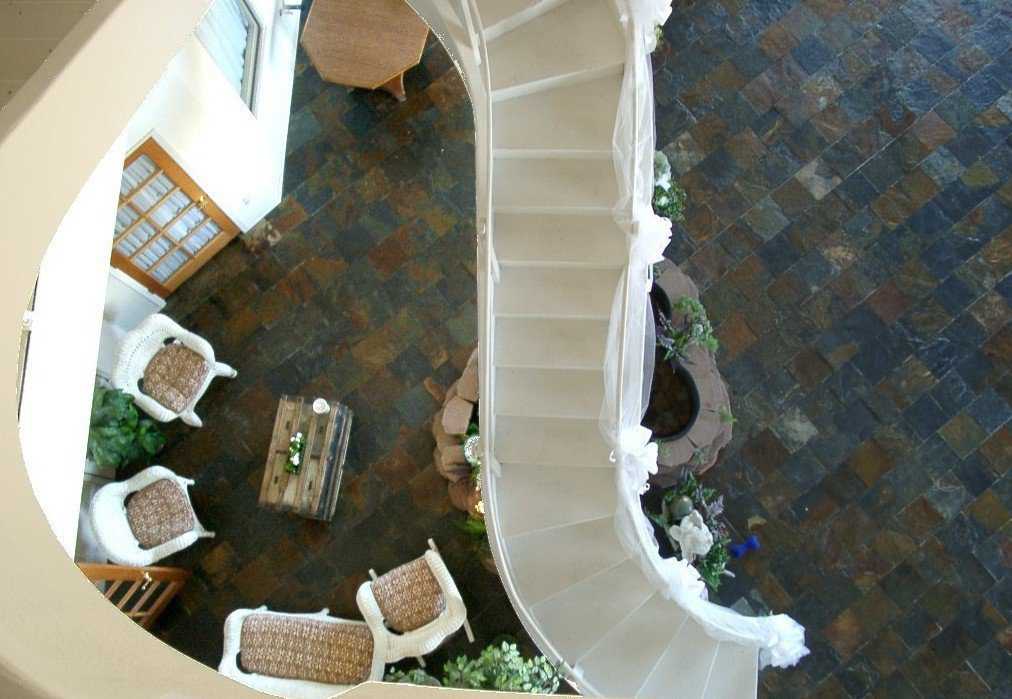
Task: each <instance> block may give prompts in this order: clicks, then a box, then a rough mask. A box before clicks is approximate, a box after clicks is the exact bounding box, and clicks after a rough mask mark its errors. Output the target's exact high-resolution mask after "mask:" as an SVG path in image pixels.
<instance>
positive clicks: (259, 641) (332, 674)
mask: <svg viewBox="0 0 1012 699" xmlns="http://www.w3.org/2000/svg"><path fill="white" fill-rule="evenodd" d="M374 631H375V629H372V628H370V627H369V625H368V624H365V623H363V622H361V621H349V620H347V619H338V618H337V617H332V616H330V615H329V610H327V609H323V610H322V611H320V612H317V613H316V614H285V613H283V612H272V611H269V610H268V609H267V607H260V608H259V609H237V610H236V611H234V612H232V613H231V614H229V615H228V618H227V619H226V620H225V650H224V653H223V654H222V658H221V664H220V665H219V666H218V672H220V673H221V674H223V675H225V676H226V677H229V678H231V679H233V680H236V681H237V682H240V683H242V684H244V685H246V686H247V687H250V688H252V689H256V690H258V691H261V692H265V693H267V694H274V695H276V696H283V697H289V698H290V699H324V698H325V697H331V696H334V695H335V694H337V693H339V692H342V691H344V690H346V689H348V688H349V687H352V686H354V685H357V684H360V683H362V682H367V681H369V680H381V679H383V668H384V665H385V660H386V658H385V657H384V656H383V653H382V650H383V649H382V647H381V645H380V644H378V643H376V641H375V636H374Z"/></svg>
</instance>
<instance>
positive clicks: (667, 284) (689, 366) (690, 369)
mask: <svg viewBox="0 0 1012 699" xmlns="http://www.w3.org/2000/svg"><path fill="white" fill-rule="evenodd" d="M655 287H659V290H660V291H662V292H663V296H662V295H661V294H660V293H653V292H652V293H651V301H652V303H653V302H654V300H655V299H656V301H657V304H658V306H659V310H660V311H664V309H665V302H666V303H667V304H668V305H667V308H668V309H670V308H671V301H670V300H669V299H677V298H681V297H682V296H689V297H691V298H694V299H698V298H699V290H698V289H697V288H696V285H695V284H694V283H693V282H692V280H691V279H689V278H688V277H687V276H686V275H685V274H683V273H682V271H681V270H679V269H678V267H677V266H676V265H674V264H671V263H666V264H665V269H664V271H663V272H662V273H661V274H660V275H659V276H658V277H657V280H656V283H655ZM669 312H670V311H669ZM679 365H680V366H681V368H682V369H684V370H685V371H686V372H687V373H688V374H689V376H690V380H691V382H692V384H693V385H694V386H695V389H696V395H697V396H698V398H696V400H698V406H699V408H698V412H697V414H696V418H695V420H694V421H693V422H692V424H691V425H690V426H689V427H688V428H687V429H686V430H684V432H682V434H680V435H679V436H675V437H672V438H670V439H659V440H657V441H658V447H659V448H658V456H657V464H658V473H657V475H656V476H654V477H653V478H651V479H650V480H651V483H654V484H656V485H659V486H667V485H672V484H674V483H675V482H677V481H678V479H679V477H680V475H681V472H682V468H683V467H689V468H691V469H692V470H693V471H694V472H695V473H697V474H698V473H702V472H704V471H706V470H707V469H709V468H710V467H711V466H713V465H714V464H715V463H716V462H717V459H718V457H719V456H720V450H721V449H723V448H724V446H726V445H727V443H728V442H730V441H731V424H730V423H729V422H727V421H725V420H724V418H723V417H722V412H724V411H729V410H730V398H729V397H728V393H727V387H726V386H725V385H724V380H723V379H722V378H721V376H720V371H719V370H718V369H717V361H716V358H714V356H713V355H712V354H710V352H708V351H707V350H705V349H703V348H702V347H700V346H699V345H692V346H690V347H689V348H688V350H687V351H686V353H685V357H684V358H682V359H681V361H680V362H679Z"/></svg>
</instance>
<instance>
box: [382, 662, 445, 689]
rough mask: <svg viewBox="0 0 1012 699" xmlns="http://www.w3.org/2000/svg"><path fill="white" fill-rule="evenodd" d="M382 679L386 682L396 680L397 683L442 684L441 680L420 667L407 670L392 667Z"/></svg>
mask: <svg viewBox="0 0 1012 699" xmlns="http://www.w3.org/2000/svg"><path fill="white" fill-rule="evenodd" d="M383 679H384V680H385V681H386V682H397V683H398V684H418V685H421V686H423V687H442V686H443V683H442V682H440V681H439V680H437V679H436V678H435V677H433V676H432V675H430V674H429V673H427V672H426V671H425V670H423V669H421V668H420V667H416V668H412V669H410V670H408V671H407V672H405V671H403V670H398V669H397V668H394V669H392V670H390V671H389V672H388V673H387V674H386V677H384V678H383Z"/></svg>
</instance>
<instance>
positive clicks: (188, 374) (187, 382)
mask: <svg viewBox="0 0 1012 699" xmlns="http://www.w3.org/2000/svg"><path fill="white" fill-rule="evenodd" d="M209 371H210V367H209V366H208V365H207V362H206V361H204V358H203V357H202V356H200V355H199V354H197V353H196V352H194V351H193V350H192V349H190V348H189V347H187V346H186V345H183V344H180V343H178V342H175V343H173V344H171V345H166V346H165V347H162V348H161V349H160V350H158V353H157V354H155V356H154V357H152V358H151V361H150V362H148V365H147V367H145V369H144V383H143V384H142V386H141V390H142V391H144V393H146V394H147V395H149V396H151V397H152V398H154V399H155V400H156V401H158V402H159V403H161V404H162V405H164V406H165V407H166V408H168V409H169V410H171V411H172V412H174V413H181V412H183V411H184V410H185V409H186V406H188V405H189V404H190V401H192V400H193V399H194V398H196V397H197V392H198V391H200V387H201V386H203V385H204V379H206V378H207V373H208V372H209Z"/></svg>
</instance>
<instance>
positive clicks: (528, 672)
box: [385, 641, 559, 694]
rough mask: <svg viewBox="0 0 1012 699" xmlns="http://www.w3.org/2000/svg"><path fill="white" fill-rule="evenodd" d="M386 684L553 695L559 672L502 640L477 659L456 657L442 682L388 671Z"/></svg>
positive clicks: (423, 674)
mask: <svg viewBox="0 0 1012 699" xmlns="http://www.w3.org/2000/svg"><path fill="white" fill-rule="evenodd" d="M385 679H386V681H387V682H406V683H410V684H422V685H429V686H434V687H438V686H443V687H454V688H457V689H490V690H495V691H500V692H526V693H528V694H554V693H555V692H556V691H558V689H559V672H558V670H557V669H556V668H555V666H553V665H552V664H551V663H550V662H548V659H547V658H545V657H544V656H543V655H539V656H537V657H535V658H524V657H523V656H522V655H521V654H520V650H519V649H518V648H517V644H516V643H510V642H508V641H503V642H502V643H500V644H495V643H493V644H492V645H490V646H487V647H486V648H485V650H483V651H482V652H481V655H479V656H478V657H477V658H468V657H467V656H466V655H459V656H457V657H456V658H454V659H453V660H450V661H448V662H447V663H446V664H445V665H443V679H442V681H440V680H439V679H437V678H436V677H433V676H432V675H430V674H428V673H426V672H424V671H422V670H417V669H416V670H408V671H407V672H403V671H401V670H391V671H390V672H388V673H387V675H386V678H385Z"/></svg>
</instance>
